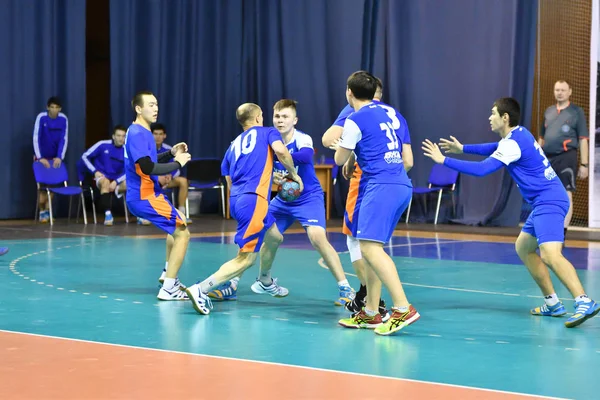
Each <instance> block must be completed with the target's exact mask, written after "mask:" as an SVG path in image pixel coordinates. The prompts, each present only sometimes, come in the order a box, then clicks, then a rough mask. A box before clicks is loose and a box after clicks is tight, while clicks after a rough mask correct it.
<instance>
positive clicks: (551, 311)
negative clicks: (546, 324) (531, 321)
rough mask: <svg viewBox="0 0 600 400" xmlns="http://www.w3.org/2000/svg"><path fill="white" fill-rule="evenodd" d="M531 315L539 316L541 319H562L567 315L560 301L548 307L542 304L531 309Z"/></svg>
mask: <svg viewBox="0 0 600 400" xmlns="http://www.w3.org/2000/svg"><path fill="white" fill-rule="evenodd" d="M530 313H531V315H541V316H543V317H562V316H563V315H565V314H566V313H567V310H566V309H565V306H564V305H563V303H561V302H560V301H559V302H558V303H556V304H555V305H553V306H552V307H549V306H548V305H547V304H544V305H543V306H541V307H536V308H532V309H531V311H530Z"/></svg>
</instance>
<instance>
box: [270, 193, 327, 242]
mask: <svg viewBox="0 0 600 400" xmlns="http://www.w3.org/2000/svg"><path fill="white" fill-rule="evenodd" d="M269 213H271V214H272V215H273V217H274V218H275V223H276V224H277V228H278V229H279V232H281V233H283V232H285V231H286V230H287V229H288V228H289V227H290V226H291V225H292V224H293V223H294V221H296V220H297V221H298V222H300V224H301V225H302V226H304V227H306V226H320V227H321V228H323V229H325V199H324V197H323V192H316V193H311V194H308V195H307V196H306V197H304V196H300V198H298V200H296V201H293V202H286V201H283V200H281V199H280V198H279V197H278V196H276V197H275V198H274V199H273V200H271V204H270V205H269Z"/></svg>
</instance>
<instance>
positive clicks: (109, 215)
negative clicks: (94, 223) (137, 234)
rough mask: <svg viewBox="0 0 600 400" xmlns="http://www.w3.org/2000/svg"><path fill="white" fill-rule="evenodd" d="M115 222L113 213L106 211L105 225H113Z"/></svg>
mask: <svg viewBox="0 0 600 400" xmlns="http://www.w3.org/2000/svg"><path fill="white" fill-rule="evenodd" d="M113 223H114V219H113V216H112V213H111V212H110V211H108V212H106V213H105V214H104V225H106V226H112V225H113Z"/></svg>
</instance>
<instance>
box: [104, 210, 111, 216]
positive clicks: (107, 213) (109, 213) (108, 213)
mask: <svg viewBox="0 0 600 400" xmlns="http://www.w3.org/2000/svg"><path fill="white" fill-rule="evenodd" d="M104 215H106V216H107V217H108V216H109V215H112V213H111V212H110V211H104Z"/></svg>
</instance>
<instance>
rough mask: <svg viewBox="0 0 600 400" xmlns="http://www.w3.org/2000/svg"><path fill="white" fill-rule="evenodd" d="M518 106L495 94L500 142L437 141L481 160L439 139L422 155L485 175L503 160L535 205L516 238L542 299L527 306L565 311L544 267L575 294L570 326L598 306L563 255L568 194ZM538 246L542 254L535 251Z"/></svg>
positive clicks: (494, 124) (545, 312)
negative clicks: (537, 304)
mask: <svg viewBox="0 0 600 400" xmlns="http://www.w3.org/2000/svg"><path fill="white" fill-rule="evenodd" d="M520 118H521V107H520V106H519V103H518V102H517V100H515V99H513V98H510V97H505V98H501V99H499V100H497V101H496V102H495V103H494V105H493V107H492V114H491V116H490V118H489V120H490V125H491V129H492V131H494V132H495V133H497V134H499V135H500V137H501V138H502V139H501V140H500V141H499V142H494V143H484V144H475V145H462V144H461V143H460V142H459V141H458V140H457V139H456V138H454V137H452V136H450V139H451V140H447V139H441V142H440V147H442V149H444V150H445V152H446V153H451V154H461V153H467V154H479V155H482V156H488V158H486V159H485V160H483V161H480V162H473V161H462V160H456V159H453V158H450V157H445V156H443V155H442V153H441V151H440V149H439V147H438V145H436V144H434V143H432V142H431V141H429V140H426V141H425V142H423V151H424V153H425V155H426V156H427V157H429V158H431V159H432V160H433V161H434V162H436V163H438V164H444V165H445V166H447V167H449V168H452V169H454V170H457V171H459V172H462V173H465V174H469V175H474V176H485V175H488V174H491V173H492V172H495V171H497V170H499V169H500V168H502V167H504V166H506V168H508V172H509V173H510V175H511V176H512V177H513V179H514V180H515V182H516V183H517V186H518V187H519V191H520V192H521V194H522V195H523V198H524V199H525V201H527V202H528V203H529V204H531V206H532V208H533V210H532V212H531V214H530V215H529V218H527V221H526V222H525V225H523V229H522V230H521V233H520V234H519V237H518V238H517V241H516V243H515V247H516V251H517V254H518V255H519V258H520V259H521V261H523V264H525V266H526V267H527V269H528V270H529V273H530V274H531V276H532V277H533V279H534V280H535V282H536V283H537V285H538V286H539V288H540V290H541V291H542V293H543V295H544V304H543V305H542V306H541V307H536V308H534V309H532V310H531V311H530V312H531V314H533V315H542V316H551V317H559V316H562V315H564V314H566V310H565V307H564V305H563V304H562V302H560V300H559V299H558V297H557V296H556V290H554V286H553V285H552V280H551V279H550V273H549V272H548V267H550V269H551V270H552V271H554V273H555V274H556V276H557V277H558V278H559V279H560V281H561V282H562V283H563V284H564V285H565V286H566V287H567V289H568V290H569V292H571V294H572V295H573V297H574V298H575V314H573V315H572V316H571V317H570V318H568V319H567V320H566V321H565V326H566V327H567V328H573V327H575V326H577V325H579V324H581V323H583V322H585V321H586V320H587V319H589V318H591V317H593V316H594V315H596V314H598V312H599V311H600V306H598V303H596V302H595V301H593V300H592V299H590V298H589V297H588V296H587V295H586V293H585V290H584V289H583V286H582V285H581V282H580V280H579V277H578V276H577V272H576V271H575V268H574V267H573V265H572V264H571V263H570V262H569V260H567V259H566V258H565V257H564V256H563V255H562V243H563V241H564V230H563V224H564V220H565V216H566V215H567V212H568V211H569V197H568V196H567V192H566V190H565V188H564V186H563V184H562V183H561V181H560V179H559V178H558V176H557V175H556V172H555V171H554V169H553V168H552V166H551V165H550V163H549V161H548V159H547V158H546V156H545V155H544V152H543V150H542V148H541V147H540V145H539V144H538V143H537V142H536V141H535V138H534V137H533V135H532V134H531V132H529V131H528V130H527V129H526V128H524V127H522V126H519V120H520ZM538 247H539V249H540V255H538V254H537V253H536V250H537V248H538Z"/></svg>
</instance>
